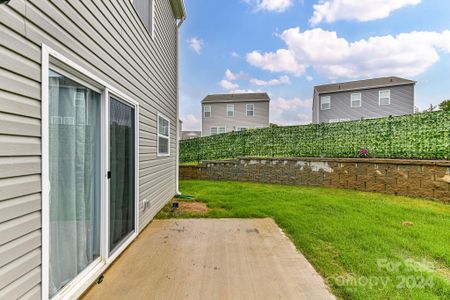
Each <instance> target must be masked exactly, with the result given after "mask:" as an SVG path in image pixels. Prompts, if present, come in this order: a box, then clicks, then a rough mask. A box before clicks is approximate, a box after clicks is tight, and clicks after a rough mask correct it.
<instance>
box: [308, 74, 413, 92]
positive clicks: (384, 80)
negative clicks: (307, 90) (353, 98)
mask: <svg viewBox="0 0 450 300" xmlns="http://www.w3.org/2000/svg"><path fill="white" fill-rule="evenodd" d="M415 83H416V81H413V80H409V79H405V78H400V77H395V76H391V77H380V78H371V79H365V80H356V81H349V82H341V83H332V84H324V85H318V86H315V87H314V90H315V91H316V92H317V93H319V94H323V93H334V92H342V91H351V90H363V89H370V88H377V87H389V86H398V85H405V84H415Z"/></svg>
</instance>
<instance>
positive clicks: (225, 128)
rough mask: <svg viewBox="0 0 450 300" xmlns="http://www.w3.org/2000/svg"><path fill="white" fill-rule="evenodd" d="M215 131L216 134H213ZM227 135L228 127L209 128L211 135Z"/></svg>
mask: <svg viewBox="0 0 450 300" xmlns="http://www.w3.org/2000/svg"><path fill="white" fill-rule="evenodd" d="M213 129H215V130H216V133H215V134H213V133H212V130H213ZM219 129H223V132H219ZM224 133H227V127H226V126H211V127H210V128H209V135H218V134H224Z"/></svg>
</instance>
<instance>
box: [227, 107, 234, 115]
mask: <svg viewBox="0 0 450 300" xmlns="http://www.w3.org/2000/svg"><path fill="white" fill-rule="evenodd" d="M230 108H231V110H230ZM230 112H231V116H230V114H229V113H230ZM227 117H228V118H234V104H227Z"/></svg>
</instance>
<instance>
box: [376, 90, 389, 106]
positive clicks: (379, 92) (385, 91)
mask: <svg viewBox="0 0 450 300" xmlns="http://www.w3.org/2000/svg"><path fill="white" fill-rule="evenodd" d="M382 93H388V94H389V97H381V94H382ZM382 98H383V99H389V101H388V103H387V104H381V99H382ZM378 105H379V106H386V105H391V90H390V89H386V90H379V91H378Z"/></svg>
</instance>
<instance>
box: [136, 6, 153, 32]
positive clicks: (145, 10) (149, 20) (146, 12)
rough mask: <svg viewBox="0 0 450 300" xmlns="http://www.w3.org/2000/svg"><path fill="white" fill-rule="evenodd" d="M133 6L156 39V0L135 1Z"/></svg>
mask: <svg viewBox="0 0 450 300" xmlns="http://www.w3.org/2000/svg"><path fill="white" fill-rule="evenodd" d="M132 2H133V5H134V7H135V8H136V11H137V13H138V15H139V17H140V18H141V20H142V23H144V26H145V27H146V28H147V30H148V32H149V33H150V35H151V37H152V38H154V37H155V0H133V1H132Z"/></svg>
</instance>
